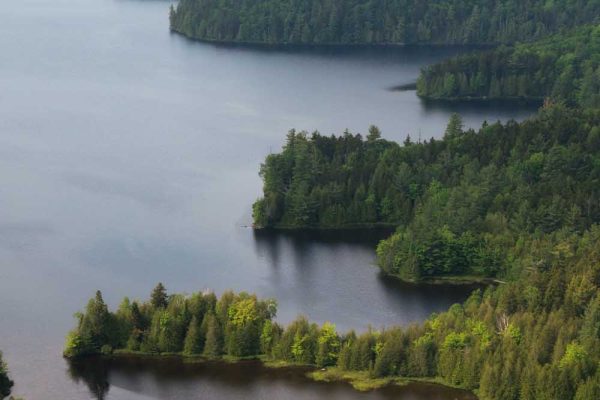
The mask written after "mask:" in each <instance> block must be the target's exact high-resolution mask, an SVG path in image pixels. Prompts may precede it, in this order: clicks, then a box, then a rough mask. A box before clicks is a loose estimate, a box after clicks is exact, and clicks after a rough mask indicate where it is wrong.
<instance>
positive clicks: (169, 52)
mask: <svg viewBox="0 0 600 400" xmlns="http://www.w3.org/2000/svg"><path fill="white" fill-rule="evenodd" d="M169 4H170V3H169V2H163V1H150V0H147V1H141V0H140V1H133V0H129V1H128V0H78V1H72V0H20V1H18V2H2V3H0V18H1V19H2V24H0V48H1V49H2V57H1V58H0V182H1V185H0V349H1V350H2V351H3V352H4V355H5V360H6V361H7V362H8V364H9V367H10V371H11V375H12V377H13V378H14V379H15V380H16V386H15V390H14V393H15V394H16V395H20V396H21V395H22V396H24V397H26V398H27V399H29V400H32V399H33V400H34V399H62V400H65V399H66V400H68V399H82V398H96V397H97V396H96V395H95V394H94V393H93V392H92V391H90V390H89V388H88V386H87V385H86V382H85V381H84V380H81V379H74V378H73V376H72V374H71V373H70V372H69V365H68V364H67V363H66V362H65V361H64V360H63V359H62V357H61V350H62V346H63V340H64V335H65V334H66V332H67V331H68V330H69V329H70V328H71V327H72V326H73V324H74V323H75V320H74V319H73V317H72V315H73V313H74V312H76V311H78V310H80V309H81V308H82V307H83V306H84V305H85V303H86V301H87V299H88V298H89V297H91V296H92V295H93V294H94V291H95V290H96V289H100V290H102V292H103V294H104V297H105V299H106V301H107V302H108V303H109V304H110V305H111V306H112V307H114V306H116V305H117V304H118V303H119V301H120V299H121V298H122V297H124V296H130V297H132V298H140V299H145V298H146V297H147V296H148V295H149V293H150V290H151V289H152V288H153V287H154V285H155V284H156V283H157V282H158V281H162V282H164V284H165V286H166V287H167V289H168V290H169V291H171V292H188V293H190V292H193V291H198V290H203V289H212V290H215V291H216V292H217V293H220V292H222V291H224V290H226V289H233V290H236V291H239V290H246V291H249V292H256V293H257V294H258V295H259V296H261V297H274V298H276V299H277V300H278V302H279V313H278V320H279V321H281V322H283V323H285V322H288V321H290V320H292V319H293V318H294V317H295V316H296V315H297V314H300V313H302V314H305V315H307V316H308V317H309V318H310V319H312V320H314V321H317V322H320V323H321V322H324V321H327V320H330V321H332V322H334V323H336V324H337V327H338V329H340V330H346V329H350V328H356V329H358V330H363V329H366V327H367V326H368V325H369V324H371V325H373V326H375V327H381V326H383V325H392V324H407V323H410V322H413V321H421V320H423V319H424V318H426V317H427V316H428V315H429V314H430V313H431V312H435V311H442V310H444V309H446V308H447V307H448V306H449V305H451V304H452V303H454V302H458V301H462V300H464V299H465V298H466V296H467V295H468V293H469V292H470V291H471V290H472V288H471V287H447V286H441V287H431V286H417V285H407V284H401V283H399V282H397V281H394V280H390V279H385V278H383V277H381V276H380V275H379V274H378V270H377V268H376V267H375V266H374V265H373V263H374V247H375V244H376V242H377V240H378V239H380V238H382V237H385V235H386V234H387V232H377V231H368V232H360V233H359V232H322V233H315V232H297V233H289V232H288V233H276V232H256V233H255V232H254V231H253V230H252V229H249V228H247V227H245V226H248V225H249V224H250V223H251V217H250V206H251V204H252V202H253V201H254V200H255V199H256V198H257V197H258V196H259V195H260V193H261V181H260V178H259V177H258V169H259V165H260V163H261V161H262V160H263V159H264V157H265V156H266V155H267V154H268V153H269V152H274V151H278V150H279V149H280V148H281V146H282V144H283V142H284V139H285V134H286V132H287V131H288V130H289V129H291V128H296V129H299V130H302V129H305V130H308V131H312V130H315V129H318V130H320V131H321V132H322V133H325V134H331V133H337V134H339V133H342V132H343V131H344V129H346V128H348V129H350V130H351V131H353V132H366V131H367V128H368V126H369V125H370V124H376V125H378V126H379V127H380V128H381V130H382V131H383V136H384V137H385V138H387V139H391V140H398V141H402V140H404V138H405V137H406V136H407V135H408V134H410V135H411V137H412V138H413V139H414V140H417V139H418V138H419V137H420V138H422V139H425V138H429V137H440V136H441V135H442V133H443V130H444V127H445V125H446V122H447V120H448V118H449V116H450V114H451V113H452V112H455V111H456V112H460V113H461V114H462V116H463V118H464V120H465V124H466V125H467V126H472V127H476V126H479V125H480V124H481V123H482V122H483V121H484V120H488V121H496V120H508V119H510V118H514V119H517V120H520V119H523V118H525V117H526V116H527V115H530V114H531V113H532V112H533V111H534V110H535V107H532V106H528V105H516V104H504V105H474V104H453V105H444V104H429V103H423V102H421V101H420V100H419V99H418V98H417V97H416V95H415V92H414V91H402V92H397V91H391V90H389V89H390V88H392V87H394V86H397V85H402V84H408V83H411V82H414V81H415V79H416V77H417V75H418V71H419V69H420V68H421V67H423V66H424V65H427V64H429V63H431V62H435V61H437V60H440V59H442V58H444V57H447V56H449V55H452V54H456V53H459V52H464V51H467V50H468V49H460V48H443V47H431V48H394V47H386V48H378V49H368V48H352V49H347V48H346V49H344V48H337V47H327V48H277V49H267V48H261V47H242V46H216V45H211V44H203V43H195V42H191V41H189V40H186V39H184V38H182V37H180V36H178V35H174V34H171V33H170V32H169V30H168V21H167V16H168V7H169ZM107 368H109V369H110V368H113V367H112V366H108V367H107ZM114 368H117V367H114ZM119 368H120V367H119ZM119 368H117V369H116V372H115V373H107V377H108V383H109V384H111V385H113V387H111V388H110V390H109V391H108V395H107V397H106V398H108V399H138V398H147V396H149V397H151V398H164V399H166V398H168V399H189V398H193V397H190V393H193V387H196V388H199V387H204V386H203V385H207V383H206V381H207V379H206V378H198V379H191V378H190V379H186V381H185V385H184V386H181V387H180V386H179V385H177V384H174V383H173V382H174V381H173V380H172V379H171V380H168V379H166V380H163V379H156V374H154V373H152V372H148V373H146V372H144V371H143V370H139V371H137V370H136V371H133V372H132V371H130V370H128V369H127V368H125V367H123V368H124V369H123V368H121V369H119ZM148 368H151V367H148ZM169 368H172V366H171V367H169ZM251 370H253V369H251ZM216 373H217V372H215V374H216ZM261 373H262V372H261ZM194 374H196V372H194V373H193V374H191V375H192V376H193V375H194ZM199 374H200V375H202V371H200V373H199ZM257 374H258V373H257ZM209 376H210V375H209ZM294 379H295V378H294ZM297 379H302V378H297ZM138 381H140V382H141V383H140V385H139V386H138V385H137V384H136V382H138ZM221 382H222V381H221ZM244 384H245V385H247V387H252V388H253V389H252V390H256V391H257V392H256V393H260V396H259V397H262V398H302V397H303V396H304V397H310V398H314V397H315V396H316V394H315V393H320V395H319V396H321V397H326V396H330V392H329V391H330V390H333V391H335V390H338V389H328V388H327V387H325V386H323V385H316V386H310V388H307V389H305V386H306V385H305V384H304V383H303V384H301V385H296V386H294V384H293V383H291V384H290V385H288V384H287V381H286V379H278V380H275V381H274V382H273V383H271V381H270V379H265V378H264V377H262V378H261V377H260V376H258V375H257V377H256V380H255V381H248V383H244ZM194 385H195V386H194ZM224 386H229V385H228V384H227V385H223V384H219V381H217V382H216V383H215V384H214V385H212V386H211V385H209V387H210V390H211V391H212V392H211V393H212V394H211V395H210V396H208V395H206V394H205V395H203V396H204V397H208V398H229V396H230V394H229V393H231V392H228V391H226V390H225V389H224V388H223V387H224ZM334 386H335V385H334ZM241 387H243V386H241ZM335 387H336V388H337V387H338V386H335ZM344 387H345V386H344ZM138 388H139V390H138ZM148 388H152V390H151V389H148ZM295 388H296V389H295ZM220 390H222V392H219V391H220ZM232 390H233V389H232ZM304 390H309V392H305V391H304ZM311 390H314V392H310V391H311ZM339 390H342V392H340V393H342V394H343V396H344V398H350V397H351V396H354V395H350V394H348V393H350V392H347V389H339ZM419 390H420V389H415V390H413V392H411V393H408V392H405V394H404V395H401V396H400V398H405V399H425V398H430V397H428V395H426V394H425V395H419ZM423 390H429V391H430V390H433V389H431V388H425V389H423ZM198 393H200V392H198ZM253 393H254V392H253ZM351 393H354V392H351ZM378 393H379V392H378ZM425 393H427V392H425ZM440 393H441V392H440ZM197 396H200V394H198V395H197ZM211 396H212V397H211ZM340 396H341V395H340ZM355 396H359V395H358V394H356V395H355ZM365 396H366V397H365ZM369 396H375V397H369ZM377 396H380V394H372V395H360V398H382V397H377ZM381 396H386V395H384V394H381ZM411 396H412V397H411ZM204 397H203V398H204ZM357 398H359V397H357ZM383 398H385V397H383ZM442 398H445V397H442ZM448 398H450V397H448Z"/></svg>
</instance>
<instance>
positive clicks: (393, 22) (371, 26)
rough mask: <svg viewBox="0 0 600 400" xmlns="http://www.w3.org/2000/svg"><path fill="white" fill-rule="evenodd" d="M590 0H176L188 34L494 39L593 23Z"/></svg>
mask: <svg viewBox="0 0 600 400" xmlns="http://www.w3.org/2000/svg"><path fill="white" fill-rule="evenodd" d="M598 15H600V4H599V3H598V2H597V1H595V0H568V1H567V0H553V1H546V0H525V1H515V0H480V1H471V0H428V1H424V0H181V1H180V2H179V3H178V5H177V7H176V8H172V9H171V17H170V20H171V29H172V30H173V31H176V32H179V33H182V34H184V35H186V36H188V37H190V38H195V39H202V40H214V41H226V42H253V43H271V44H274V43H291V44H411V43H432V44H492V43H512V42H516V41H519V40H535V39H538V38H541V37H543V36H546V35H548V34H550V33H553V32H557V31H559V30H561V29H564V28H569V27H573V26H577V25H579V24H582V23H587V22H593V21H594V20H595V19H596V18H597V17H598Z"/></svg>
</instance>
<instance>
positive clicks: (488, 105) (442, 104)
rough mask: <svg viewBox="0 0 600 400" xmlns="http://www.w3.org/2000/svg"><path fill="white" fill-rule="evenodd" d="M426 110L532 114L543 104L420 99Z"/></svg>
mask: <svg viewBox="0 0 600 400" xmlns="http://www.w3.org/2000/svg"><path fill="white" fill-rule="evenodd" d="M420 101H421V105H422V106H423V109H424V110H425V111H427V112H437V111H440V112H445V113H458V114H461V115H465V114H477V113H479V114H481V113H489V112H490V111H495V112H497V113H498V115H503V114H507V113H510V112H512V111H514V110H515V108H516V109H519V110H520V111H521V112H526V113H528V114H534V113H535V112H536V111H537V110H538V109H539V108H540V107H541V106H542V104H543V102H542V101H541V100H526V99H506V100H501V99H498V100H477V99H473V100H430V99H420ZM488 122H496V121H488Z"/></svg>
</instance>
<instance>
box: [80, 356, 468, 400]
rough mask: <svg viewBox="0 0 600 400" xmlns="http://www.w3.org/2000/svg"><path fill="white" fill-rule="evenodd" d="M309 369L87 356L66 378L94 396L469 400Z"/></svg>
mask: <svg viewBox="0 0 600 400" xmlns="http://www.w3.org/2000/svg"><path fill="white" fill-rule="evenodd" d="M309 370H310V368H305V367H293V368H276V369H272V368H266V367H264V366H263V365H262V364H261V363H260V362H257V361H243V362H239V363H234V364H231V363H224V362H197V363H190V362H185V361H184V360H182V359H181V358H178V357H166V358H160V359H159V358H151V357H118V358H115V359H105V358H101V357H91V358H86V359H82V360H76V361H69V374H70V377H71V378H72V379H73V380H74V381H75V382H77V383H80V382H84V383H85V384H86V385H87V387H88V388H89V390H90V393H91V394H92V395H93V396H94V398H96V399H98V400H103V399H106V398H107V395H108V392H109V386H110V385H113V386H114V387H118V388H120V389H123V390H125V391H127V392H130V393H135V394H138V395H145V396H149V397H151V398H165V399H167V398H168V399H173V400H179V399H208V400H210V399H224V398H226V399H232V400H236V399H247V398H252V399H284V400H286V399H294V400H296V399H316V398H327V399H330V400H336V399H349V400H353V399H373V400H387V399H402V400H425V399H427V400H473V399H476V398H475V396H473V395H472V394H470V393H467V392H464V391H461V390H456V389H451V388H446V387H443V386H439V385H432V384H420V383H419V384H417V383H414V384H409V385H406V386H402V387H400V386H390V387H385V388H382V389H379V390H375V391H371V392H357V391H355V390H354V389H352V388H351V387H350V385H348V384H346V383H341V382H340V383H320V382H314V381H312V380H310V379H309V378H307V377H306V376H305V374H306V372H308V371H309Z"/></svg>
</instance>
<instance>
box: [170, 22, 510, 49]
mask: <svg viewBox="0 0 600 400" xmlns="http://www.w3.org/2000/svg"><path fill="white" fill-rule="evenodd" d="M169 31H170V32H171V33H173V34H176V35H180V36H182V37H184V38H186V39H188V40H191V41H194V42H200V43H208V44H221V45H224V46H225V45H227V46H235V45H240V46H257V47H263V48H277V47H287V48H293V47H304V48H310V47H323V48H327V47H347V48H360V47H363V48H378V47H381V48H384V47H390V48H394V47H398V48H401V47H403V48H407V47H458V48H460V47H462V48H473V49H482V50H483V49H491V48H494V47H497V46H500V45H501V44H504V45H506V43H395V42H381V43H337V42H323V43H296V42H264V41H246V40H222V39H208V38H199V37H195V36H190V35H188V34H186V33H184V32H182V31H180V30H177V29H175V28H173V27H169Z"/></svg>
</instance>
